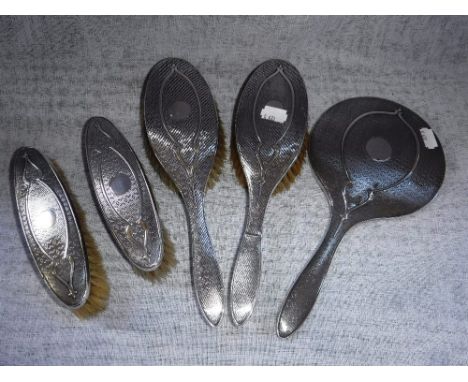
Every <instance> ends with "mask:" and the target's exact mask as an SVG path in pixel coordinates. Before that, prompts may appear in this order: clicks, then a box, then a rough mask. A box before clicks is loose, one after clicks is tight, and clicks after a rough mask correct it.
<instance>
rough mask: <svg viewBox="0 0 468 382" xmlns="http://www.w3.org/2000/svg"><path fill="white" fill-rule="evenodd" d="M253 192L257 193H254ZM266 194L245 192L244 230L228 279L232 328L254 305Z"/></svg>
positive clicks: (259, 273)
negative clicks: (247, 193)
mask: <svg viewBox="0 0 468 382" xmlns="http://www.w3.org/2000/svg"><path fill="white" fill-rule="evenodd" d="M255 191H257V192H255ZM266 196H268V197H269V194H268V195H266V194H265V195H262V194H261V190H260V189H259V190H251V191H250V192H249V205H248V212H247V218H246V223H245V226H244V231H243V233H242V237H241V240H240V243H239V247H238V249H237V255H236V260H235V263H234V268H233V272H232V278H231V287H230V292H231V293H230V299H231V314H232V319H233V321H234V323H235V324H236V325H242V324H243V323H244V322H245V321H247V319H248V318H249V317H250V315H251V314H252V311H253V307H254V305H255V298H256V294H257V289H258V286H259V284H260V276H261V267H262V225H263V219H264V216H265V210H266V207H267V204H268V197H266Z"/></svg>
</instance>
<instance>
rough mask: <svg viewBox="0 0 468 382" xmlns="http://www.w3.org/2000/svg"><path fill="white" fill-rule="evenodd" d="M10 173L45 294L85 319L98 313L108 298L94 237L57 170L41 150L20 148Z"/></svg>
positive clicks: (18, 207)
mask: <svg viewBox="0 0 468 382" xmlns="http://www.w3.org/2000/svg"><path fill="white" fill-rule="evenodd" d="M10 171H11V172H10V177H11V186H12V196H13V200H14V203H13V204H14V208H15V212H16V216H17V219H18V222H19V225H20V227H21V232H22V234H23V238H24V240H25V243H26V245H27V248H28V250H29V254H30V255H31V259H32V263H33V265H34V267H35V269H36V271H37V272H38V274H39V276H40V277H41V278H42V280H43V282H44V284H45V286H46V288H47V290H48V291H49V292H50V293H51V295H52V296H53V297H54V298H55V300H56V301H57V302H58V303H59V304H60V305H62V306H65V307H66V308H68V309H71V310H73V311H74V312H75V313H76V314H77V315H78V316H79V317H81V318H83V317H86V316H89V315H92V314H94V313H98V312H100V311H101V310H103V309H104V308H105V305H106V303H107V298H108V294H109V291H108V285H107V279H106V275H105V272H104V269H103V267H102V263H101V259H100V256H99V253H98V252H97V250H96V248H95V247H94V246H93V241H92V238H91V237H89V238H88V239H87V238H86V237H84V236H85V235H84V234H83V233H84V232H82V231H81V230H80V227H79V225H78V219H77V218H76V217H75V210H74V207H77V206H76V205H75V206H74V207H73V206H72V203H71V201H70V195H69V194H67V192H66V191H65V188H64V186H63V181H64V179H63V177H60V176H59V175H58V173H59V169H58V168H57V167H56V166H55V165H54V164H52V163H51V162H50V161H49V160H48V159H47V158H45V157H44V156H43V155H42V154H41V153H40V152H39V151H38V150H36V149H33V148H30V147H22V148H19V149H18V150H16V152H15V153H14V154H13V157H12V160H11V168H10ZM84 240H87V241H86V242H85V241H84ZM88 244H89V245H90V246H88Z"/></svg>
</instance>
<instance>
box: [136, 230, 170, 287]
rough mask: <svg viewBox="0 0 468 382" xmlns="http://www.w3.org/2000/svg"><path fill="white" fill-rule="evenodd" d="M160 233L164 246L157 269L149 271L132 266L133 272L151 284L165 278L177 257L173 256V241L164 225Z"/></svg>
mask: <svg viewBox="0 0 468 382" xmlns="http://www.w3.org/2000/svg"><path fill="white" fill-rule="evenodd" d="M162 234H163V246H164V249H163V259H162V262H161V265H160V266H159V267H158V269H155V270H154V271H151V272H144V271H142V270H141V269H138V268H136V267H133V270H134V272H135V273H136V274H137V275H138V276H140V277H142V278H144V279H145V280H148V281H150V282H151V283H153V284H154V283H156V282H159V281H161V280H163V279H165V278H166V277H167V275H168V274H169V273H170V272H171V271H172V268H174V267H175V266H176V264H177V259H176V257H175V249H174V243H173V242H172V240H171V237H170V236H169V233H168V232H167V230H166V229H165V228H164V227H163V228H162Z"/></svg>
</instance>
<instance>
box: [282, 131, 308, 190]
mask: <svg viewBox="0 0 468 382" xmlns="http://www.w3.org/2000/svg"><path fill="white" fill-rule="evenodd" d="M308 142H309V134H308V133H306V134H305V136H304V142H303V143H302V147H301V151H300V152H299V155H298V157H297V158H296V160H295V161H294V163H293V165H292V166H291V168H290V169H289V170H288V172H287V173H286V175H285V176H284V177H283V179H281V181H280V182H279V183H278V185H277V186H276V188H275V190H274V191H273V196H274V195H278V194H280V193H282V192H284V191H287V190H289V189H290V188H291V186H292V184H293V183H294V181H295V180H296V178H297V177H298V176H299V175H300V173H301V171H302V167H303V165H304V161H305V157H306V153H307V144H308Z"/></svg>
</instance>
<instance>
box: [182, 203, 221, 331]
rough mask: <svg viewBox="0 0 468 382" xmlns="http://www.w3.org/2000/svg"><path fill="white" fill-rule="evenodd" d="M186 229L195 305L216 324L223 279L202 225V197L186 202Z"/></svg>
mask: <svg viewBox="0 0 468 382" xmlns="http://www.w3.org/2000/svg"><path fill="white" fill-rule="evenodd" d="M186 207H187V211H188V215H189V228H190V229H189V231H190V264H191V274H192V284H193V289H194V292H195V297H196V299H197V303H198V306H199V308H200V311H201V312H202V314H203V316H204V318H205V319H206V320H207V322H208V323H209V324H210V325H212V326H216V325H218V324H219V322H220V321H221V317H222V315H223V282H222V277H221V271H220V269H219V265H218V262H217V259H216V254H215V251H214V249H213V245H212V243H211V239H210V235H209V233H208V228H207V226H206V220H205V213H204V209H203V196H202V195H201V194H200V195H198V196H194V197H193V198H190V199H189V201H188V203H187V206H186Z"/></svg>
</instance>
